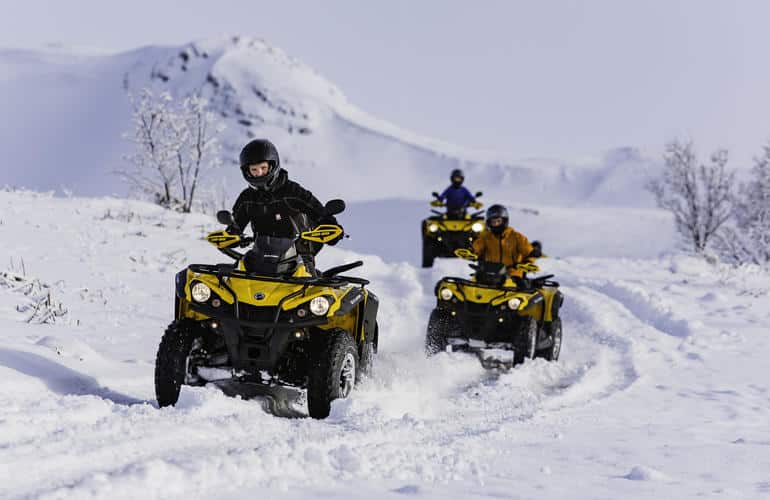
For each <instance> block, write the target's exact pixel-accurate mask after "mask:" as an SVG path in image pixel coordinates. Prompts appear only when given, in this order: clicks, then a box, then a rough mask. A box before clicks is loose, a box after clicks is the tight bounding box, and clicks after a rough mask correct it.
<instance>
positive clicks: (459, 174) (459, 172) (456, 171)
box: [449, 168, 465, 187]
mask: <svg viewBox="0 0 770 500" xmlns="http://www.w3.org/2000/svg"><path fill="white" fill-rule="evenodd" d="M455 177H459V178H460V182H455ZM449 180H450V181H452V185H453V186H454V187H460V186H462V185H463V181H464V180H465V175H464V174H463V171H462V170H460V169H459V168H456V169H454V170H452V173H451V174H449Z"/></svg>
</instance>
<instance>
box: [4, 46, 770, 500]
mask: <svg viewBox="0 0 770 500" xmlns="http://www.w3.org/2000/svg"><path fill="white" fill-rule="evenodd" d="M147 85H150V86H153V87H154V88H156V89H167V90H170V91H172V92H173V93H176V94H185V93H187V92H190V91H192V90H194V89H202V91H203V92H204V94H205V95H206V96H207V97H208V98H209V99H210V100H211V102H212V105H213V106H215V108H216V110H217V111H218V112H219V113H220V115H221V116H222V117H223V119H224V120H225V122H226V123H227V127H228V128H227V131H226V133H225V136H224V139H225V143H226V145H227V150H228V151H229V154H230V155H231V156H232V157H233V158H235V156H236V153H237V151H238V149H239V148H240V146H241V144H242V143H244V142H245V141H247V140H248V139H249V138H251V137H254V136H267V137H270V138H272V139H273V140H275V142H276V143H277V144H278V145H279V147H280V148H281V151H282V153H283V158H284V161H285V164H286V166H287V168H288V169H289V170H290V173H291V175H292V176H293V177H295V178H297V179H299V180H300V181H301V182H302V183H303V184H305V185H307V186H308V187H309V188H311V189H312V190H313V191H314V192H316V193H317V194H318V196H319V198H321V199H326V198H331V197H342V198H345V199H347V200H348V201H352V203H350V204H349V206H348V209H347V210H346V211H345V212H344V213H342V214H340V217H339V220H340V221H341V223H342V224H343V225H344V226H345V228H346V230H347V232H348V233H350V234H351V238H350V239H346V240H343V242H341V243H340V245H338V246H336V247H334V248H327V249H324V250H323V251H322V252H321V254H320V255H319V260H318V265H319V267H320V268H322V269H325V268H328V267H331V266H334V265H338V264H340V263H342V262H348V261H351V260H355V259H359V258H360V259H362V260H363V261H364V262H365V265H364V267H362V268H361V269H360V270H357V271H360V274H361V275H363V276H365V277H366V278H368V279H370V280H371V288H372V289H373V290H374V291H375V292H376V293H377V294H378V295H379V297H380V303H381V307H380V311H379V314H378V321H379V322H380V329H381V331H380V348H381V349H380V354H379V358H378V361H377V363H378V364H377V365H376V371H375V375H374V377H373V378H372V379H370V380H367V381H366V382H364V383H363V384H362V385H361V386H359V387H358V388H357V390H356V391H355V392H354V393H353V394H352V396H351V398H350V399H348V400H345V401H338V402H336V403H334V407H333V411H332V415H331V417H330V418H329V419H327V420H325V421H314V420H310V419H284V418H278V417H275V416H273V415H271V414H269V413H268V412H266V411H265V410H264V408H263V405H262V402H261V401H260V400H258V399H257V400H248V401H244V400H241V399H235V398H228V397H225V396H224V395H223V394H222V393H221V392H219V391H218V390H217V389H214V388H211V387H204V388H188V387H185V388H184V389H183V392H182V397H181V399H180V402H179V404H178V405H177V406H176V407H173V408H164V409H158V408H157V405H156V404H155V401H154V386H153V370H154V357H155V353H156V349H157V345H158V342H159V339H160V337H161V335H162V332H163V330H164V328H165V326H166V325H167V324H168V323H169V321H170V320H171V316H172V314H173V302H172V298H173V280H174V274H175V273H176V272H177V271H178V270H179V269H181V268H183V267H185V266H187V265H188V264H190V263H193V262H218V261H221V259H222V257H221V255H220V254H218V253H217V252H216V251H215V250H214V249H213V248H212V247H211V246H210V245H208V244H207V243H206V242H205V241H204V240H203V239H202V236H203V235H204V234H206V233H207V232H209V231H212V230H215V229H218V228H220V227H221V226H220V225H219V224H217V223H216V221H215V220H214V219H213V218H212V217H210V216H208V215H204V214H184V215H183V214H178V213H175V212H170V211H166V210H163V209H161V208H160V207H158V206H155V205H152V204H148V203H144V202H140V201H134V200H127V199H123V198H120V197H103V196H100V195H104V194H110V193H118V194H121V193H123V192H124V191H125V187H124V186H123V185H122V184H120V182H119V181H118V179H117V178H115V177H114V176H112V175H111V174H110V172H111V171H112V170H114V169H116V168H117V167H118V166H119V165H120V162H121V156H122V155H123V154H124V153H125V152H126V151H127V149H128V147H129V144H128V143H127V142H126V141H124V140H123V139H122V138H121V134H122V132H124V131H125V130H126V129H127V128H128V126H129V124H128V121H129V109H128V107H129V106H128V100H127V99H126V90H127V89H140V88H142V87H143V86H147ZM462 98H472V97H471V96H462ZM0 116H2V119H1V120H0V186H2V185H4V184H10V185H26V186H30V187H32V188H34V189H35V190H36V191H23V190H13V189H0V263H2V264H0V332H2V335H0V464H2V466H0V498H6V497H7V498H57V499H58V498H77V499H80V498H110V499H113V500H114V499H118V498H138V497H141V498H148V499H150V498H159V499H160V498H162V499H167V498H225V497H226V498H231V499H239V498H254V497H260V498H262V497H264V498H286V499H300V498H321V497H323V498H330V497H334V498H361V497H367V498H373V499H374V498H403V497H405V496H408V497H410V498H442V499H454V498H526V499H530V498H531V499H538V500H548V499H562V498H651V499H653V498H654V499H661V498H695V497H722V498H755V497H760V496H762V495H766V494H767V493H768V491H770V477H768V473H767V471H768V470H770V451H768V450H770V447H769V446H768V442H770V437H768V432H767V421H768V417H769V416H770V410H768V408H770V397H769V395H770V383H768V381H767V377H766V376H765V374H764V371H763V370H764V366H765V363H766V361H765V360H766V359H767V358H768V357H770V341H768V336H767V324H768V321H770V314H768V310H770V301H769V297H770V275H768V272H767V270H762V269H758V268H749V267H747V268H740V269H735V268H730V267H727V266H723V265H719V264H709V263H707V262H706V261H704V260H702V259H696V258H692V257H688V256H682V255H678V254H677V253H676V251H675V249H676V246H675V237H674V229H673V222H672V220H671V218H670V216H669V215H668V214H666V213H664V212H662V211H659V210H656V209H654V208H651V206H650V201H651V200H650V198H649V195H648V194H647V193H646V192H645V191H644V190H643V189H642V182H643V180H644V178H645V176H646V174H647V172H648V171H650V170H654V169H656V168H657V167H656V165H655V163H654V162H652V161H650V160H649V159H646V158H645V157H644V156H643V155H641V154H640V153H639V152H638V151H636V150H634V149H631V148H620V149H617V150H614V151H611V152H608V153H606V154H604V155H603V156H600V157H598V158H596V159H588V160H582V161H571V162H560V161H551V160H526V161H512V160H509V159H504V158H496V157H495V156H494V155H492V154H489V153H478V152H472V151H466V150H462V149H460V148H458V147H454V146H450V145H445V144H439V143H436V142H435V141H432V140H429V139H426V138H422V137H418V136H416V135H414V134H410V133H408V132H405V131H403V130H400V129H398V128H397V127H396V126H394V125H391V124H387V123H383V122H381V121H379V120H377V119H375V118H373V117H371V116H368V115H366V114H365V113H364V112H362V111H361V110H359V109H357V108H356V107H355V106H354V105H352V104H351V103H349V102H348V101H347V100H346V98H345V97H344V95H343V93H342V92H341V91H340V90H339V89H337V88H336V87H335V86H334V85H332V84H330V83H329V82H327V81H326V80H325V79H323V78H322V77H321V76H319V75H318V74H317V73H315V72H314V71H313V70H311V69H310V68H308V67H307V66H305V65H303V64H302V63H300V62H298V61H296V60H293V59H292V58H290V57H288V56H287V55H286V54H284V53H283V52H281V51H280V50H278V49H276V48H274V47H270V46H269V45H267V44H266V43H264V42H261V41H258V40H250V39H244V38H238V39H234V38H228V39H221V40H215V41H205V42H197V43H193V44H189V45H187V46H184V47H149V48H143V49H139V50H136V51H132V52H128V53H123V54H117V55H110V54H99V53H93V52H85V51H80V52H77V53H75V52H72V51H48V52H28V51H3V52H0ZM512 119H515V117H512ZM468 126H473V124H468ZM458 166H459V167H462V168H464V169H466V171H467V176H466V177H467V182H468V184H469V185H470V187H471V188H473V189H480V190H483V191H485V195H484V200H485V201H486V202H487V203H489V202H492V201H499V202H503V203H505V204H506V205H508V206H509V207H510V208H511V213H512V217H511V218H512V223H513V224H514V225H515V226H516V227H517V228H518V229H520V230H522V231H523V232H525V233H526V234H527V235H528V236H530V238H533V239H534V238H537V239H541V240H542V241H543V242H544V248H545V252H546V253H547V254H548V255H549V256H550V258H547V259H542V260H541V261H539V263H540V264H541V265H542V268H543V271H544V272H547V273H554V274H555V275H556V276H557V279H558V280H559V281H560V282H561V284H562V290H563V292H564V294H565V296H566V301H565V303H564V307H563V309H562V311H561V314H562V318H563V322H564V344H563V350H562V354H561V358H560V360H559V361H558V362H556V363H548V362H545V361H543V360H541V359H538V360H534V361H527V362H526V363H524V364H523V365H520V366H518V367H516V368H515V369H513V370H511V371H509V372H505V373H493V372H485V371H484V370H483V369H482V368H481V367H480V365H479V363H478V362H477V361H476V360H475V359H473V358H470V357H464V356H462V355H459V354H458V353H454V354H452V353H442V354H440V355H438V356H436V357H434V358H431V359H430V360H426V359H425V357H424V356H423V354H422V343H423V336H424V333H425V325H426V322H427V318H428V315H429V312H430V310H431V308H432V307H433V305H434V304H435V302H434V298H433V287H434V285H435V283H436V281H437V280H438V279H439V278H440V277H442V276H445V275H465V274H466V273H467V272H468V269H467V267H466V264H465V263H463V262H459V261H457V260H439V261H437V264H436V266H435V267H434V268H433V269H427V270H426V269H418V268H417V267H416V265H415V264H416V263H417V262H419V261H418V257H419V235H418V231H417V228H418V225H419V221H420V219H421V218H422V217H424V216H425V215H426V214H427V211H428V206H427V203H426V202H427V199H428V194H429V193H430V191H433V190H436V189H439V188H441V187H443V186H444V185H445V183H446V177H447V173H448V171H449V170H450V169H451V168H454V167H458ZM223 175H224V176H226V177H227V179H228V181H229V182H230V184H231V189H232V191H233V193H234V192H235V191H237V190H238V189H240V186H241V184H242V180H241V179H240V177H239V174H238V172H237V169H236V168H234V166H233V165H230V166H229V167H227V168H226V169H225V170H223ZM62 187H63V188H68V189H70V190H72V191H73V192H74V193H75V196H60V197H55V196H52V195H50V194H44V193H40V192H39V191H41V190H48V189H59V188H62ZM82 195H99V196H98V197H94V196H91V197H86V196H82ZM41 301H42V302H43V303H44V304H46V306H45V307H42V308H36V306H35V305H36V304H39V303H41ZM44 314H53V315H54V316H55V317H54V318H53V319H54V320H55V321H53V324H49V323H44V324H36V323H37V322H38V321H39V320H41V319H49V320H50V319H51V317H48V318H45V317H41V315H44Z"/></svg>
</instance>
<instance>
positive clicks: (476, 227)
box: [471, 222, 484, 233]
mask: <svg viewBox="0 0 770 500" xmlns="http://www.w3.org/2000/svg"><path fill="white" fill-rule="evenodd" d="M482 229H484V224H482V223H481V222H474V223H473V225H472V226H471V231H473V232H474V233H480V232H481V230H482Z"/></svg>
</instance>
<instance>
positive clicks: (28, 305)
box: [0, 271, 70, 324]
mask: <svg viewBox="0 0 770 500" xmlns="http://www.w3.org/2000/svg"><path fill="white" fill-rule="evenodd" d="M0 286H2V287H3V288H6V289H9V290H10V291H12V292H16V293H19V294H21V295H24V296H25V298H24V300H23V302H22V303H20V304H19V305H17V306H16V310H17V311H18V312H21V313H25V314H26V315H27V317H26V320H25V321H26V322H27V323H35V324H43V323H50V324H53V323H67V324H69V323H70V322H69V321H68V320H67V308H66V307H64V305H63V304H62V303H61V302H59V301H57V300H54V299H53V298H52V297H51V287H50V286H49V285H48V284H46V283H43V282H41V281H40V280H38V279H36V278H30V277H27V276H25V275H23V274H18V273H16V272H13V271H2V272H0Z"/></svg>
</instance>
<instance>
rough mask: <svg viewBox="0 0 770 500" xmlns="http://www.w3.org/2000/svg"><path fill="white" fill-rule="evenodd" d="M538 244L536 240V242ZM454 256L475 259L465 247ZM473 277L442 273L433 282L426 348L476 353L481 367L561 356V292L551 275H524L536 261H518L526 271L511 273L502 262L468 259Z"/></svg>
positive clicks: (493, 366)
mask: <svg viewBox="0 0 770 500" xmlns="http://www.w3.org/2000/svg"><path fill="white" fill-rule="evenodd" d="M537 248H539V246H538V247H537ZM457 256H458V257H461V258H465V259H468V260H477V259H476V256H475V255H474V254H473V253H472V252H471V251H470V250H467V249H461V250H458V251H457ZM471 268H472V269H473V270H474V271H475V272H474V273H473V275H472V276H473V278H472V279H470V280H468V279H463V278H454V277H446V278H442V279H441V280H440V281H439V282H438V283H437V284H436V289H435V293H436V298H437V303H436V308H435V309H434V310H433V311H432V312H431V315H430V320H429V322H428V330H427V334H426V337H425V349H426V353H427V354H428V355H429V356H431V355H433V354H436V353H438V352H441V351H450V352H453V351H463V352H471V353H475V354H476V355H477V356H478V357H479V359H480V360H481V364H482V365H483V366H484V367H485V368H504V369H507V368H511V367H512V366H514V365H517V364H520V363H523V362H524V360H525V359H527V358H545V359H546V360H548V361H556V360H557V359H558V358H559V352H560V350H561V341H562V326H561V318H560V317H559V310H560V308H561V306H562V303H563V302H564V296H563V294H562V293H561V292H560V291H559V284H558V283H557V282H555V281H551V278H552V277H553V275H547V276H541V277H537V278H527V277H526V273H527V272H537V271H538V270H539V269H538V267H537V266H536V265H535V264H530V263H526V264H519V265H518V266H516V268H518V269H520V270H522V271H524V273H523V274H524V277H521V278H519V277H511V276H510V274H509V272H508V269H507V268H506V266H505V265H503V264H499V263H490V262H483V261H481V262H477V263H475V264H471Z"/></svg>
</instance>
